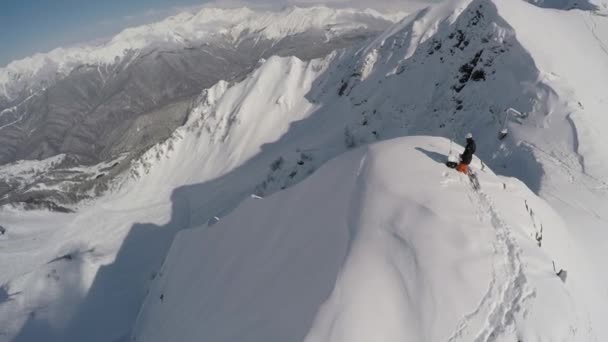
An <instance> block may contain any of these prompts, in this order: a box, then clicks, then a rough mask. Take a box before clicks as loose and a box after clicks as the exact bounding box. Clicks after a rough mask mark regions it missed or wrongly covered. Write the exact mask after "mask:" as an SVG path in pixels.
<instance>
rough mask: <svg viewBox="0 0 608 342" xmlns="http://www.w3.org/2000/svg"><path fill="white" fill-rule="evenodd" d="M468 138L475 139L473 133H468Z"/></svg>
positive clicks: (466, 136)
mask: <svg viewBox="0 0 608 342" xmlns="http://www.w3.org/2000/svg"><path fill="white" fill-rule="evenodd" d="M464 137H465V138H466V139H473V134H472V133H467V135H465V136H464Z"/></svg>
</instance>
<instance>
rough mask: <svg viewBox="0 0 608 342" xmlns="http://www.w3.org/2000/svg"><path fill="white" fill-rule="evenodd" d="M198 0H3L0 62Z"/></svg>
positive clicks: (80, 39) (108, 31)
mask: <svg viewBox="0 0 608 342" xmlns="http://www.w3.org/2000/svg"><path fill="white" fill-rule="evenodd" d="M202 3H203V1H201V0H2V1H0V66H4V65H6V64H7V63H8V62H10V61H11V60H14V59H18V58H23V57H26V56H29V55H32V54H33V53H36V52H46V51H49V50H52V49H53V48H55V47H58V46H66V45H72V44H75V43H79V42H83V41H90V40H94V39H97V38H102V37H108V36H111V35H113V34H116V33H118V32H119V31H120V30H121V29H123V28H125V27H129V26H132V25H139V24H142V23H145V22H149V21H154V20H158V19H160V18H162V17H165V16H167V15H169V14H171V13H172V11H173V10H174V9H175V8H177V7H179V6H184V7H188V6H193V5H200V4H202Z"/></svg>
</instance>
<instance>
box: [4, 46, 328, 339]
mask: <svg viewBox="0 0 608 342" xmlns="http://www.w3.org/2000/svg"><path fill="white" fill-rule="evenodd" d="M326 67H327V61H324V60H320V61H313V62H308V63H306V62H302V61H300V60H298V59H297V58H272V59H270V60H268V61H267V62H266V63H264V65H263V66H261V67H260V68H259V69H258V70H257V71H256V72H255V73H253V74H252V75H250V76H249V77H248V78H247V79H246V80H245V81H243V82H241V83H239V84H237V85H233V86H232V87H229V85H228V84H227V83H226V82H220V83H219V84H218V85H216V86H215V87H214V88H212V89H209V90H207V91H205V92H204V94H203V95H202V96H201V101H202V103H204V104H206V105H207V106H215V105H219V108H218V109H217V110H214V111H213V112H212V113H210V112H207V111H206V108H207V107H205V106H204V105H203V106H201V107H200V108H197V109H196V110H195V111H194V112H193V113H191V117H190V120H189V122H188V124H187V125H185V126H184V127H182V128H180V129H179V130H178V131H176V132H175V134H174V135H173V137H172V138H171V139H169V140H168V141H167V142H165V143H163V144H160V145H159V146H157V147H155V148H154V149H152V150H150V151H149V152H148V153H146V154H145V155H144V156H143V157H142V159H141V160H140V161H139V163H138V164H137V165H134V166H133V168H132V172H133V174H134V175H135V174H138V176H137V177H134V178H129V180H127V181H126V182H125V183H124V184H123V185H122V188H120V189H115V190H114V192H111V193H109V194H108V195H107V196H105V197H103V198H100V199H99V200H97V201H95V202H93V203H91V204H90V205H85V206H84V207H82V208H81V209H80V210H79V211H78V213H75V214H59V213H50V212H24V211H21V210H19V209H9V208H3V209H0V222H2V225H3V226H5V227H6V228H7V233H6V234H5V235H3V236H1V237H0V255H1V257H0V259H1V262H0V284H3V285H2V288H3V291H4V292H5V293H6V294H7V295H6V296H7V300H2V301H1V302H0V326H2V327H3V329H2V333H3V334H1V335H0V341H32V340H45V341H83V340H86V341H108V340H110V341H114V340H117V339H119V338H121V337H124V336H126V335H128V333H129V332H130V329H131V326H132V324H133V322H134V320H135V317H136V314H137V312H138V311H139V307H140V305H141V303H142V301H143V299H144V297H145V294H146V291H147V288H148V286H149V284H150V281H152V280H153V279H154V278H155V276H156V274H157V272H158V269H159V267H160V266H161V264H162V261H163V259H164V257H165V254H166V253H167V250H168V248H169V245H170V244H171V241H172V239H173V236H174V234H175V233H176V232H177V231H178V230H180V229H183V228H189V227H191V226H192V225H200V224H203V223H206V222H207V221H208V220H209V219H211V218H213V217H214V216H223V215H224V213H226V212H228V211H230V210H231V209H232V208H233V207H234V206H235V205H236V204H238V203H239V202H240V201H241V199H242V198H243V196H247V195H249V194H251V192H252V191H253V190H254V187H255V185H256V184H257V183H258V182H260V181H261V180H262V179H264V176H265V174H266V172H267V170H268V166H269V164H270V163H271V162H272V160H273V159H272V158H275V155H276V154H275V153H266V154H262V155H261V156H260V157H259V158H257V159H255V160H253V161H251V162H248V163H246V164H245V162H246V161H247V160H248V159H250V158H252V157H253V156H255V155H256V154H258V153H259V152H260V150H261V149H262V147H263V146H264V145H265V144H272V143H275V141H276V140H277V139H279V138H280V137H281V135H282V134H284V133H285V132H286V131H287V130H288V129H289V124H290V123H291V122H293V121H294V120H298V119H303V118H305V117H306V116H307V115H308V114H310V112H311V111H310V110H308V111H307V109H312V108H314V105H313V104H311V103H310V102H309V100H308V99H307V98H306V97H305V95H306V94H307V93H308V92H309V91H310V88H311V87H312V82H313V80H314V79H315V78H316V77H318V75H319V74H321V73H322V72H323V71H324V70H325V69H326ZM261 89H265V90H267V91H265V92H261V91H260V90H261ZM220 100H223V101H220ZM218 102H219V103H218ZM269 103H272V104H273V106H271V107H269V106H268V104H269ZM241 106H243V108H244V107H247V108H248V110H246V111H245V110H243V111H242V112H239V108H240V107H241ZM237 113H238V115H237ZM259 113H263V114H264V115H262V116H260V115H259ZM235 115H236V117H235ZM203 118H205V119H206V120H204V121H203V120H202V119H203ZM228 132H229V133H230V134H228ZM277 145H280V144H277ZM281 148H282V149H287V150H289V149H292V148H294V146H293V144H286V145H285V146H282V147H281Z"/></svg>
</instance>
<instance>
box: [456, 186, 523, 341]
mask: <svg viewBox="0 0 608 342" xmlns="http://www.w3.org/2000/svg"><path fill="white" fill-rule="evenodd" d="M467 182H469V181H468V180H467ZM468 197H469V199H470V200H471V202H472V203H473V204H474V205H475V206H476V207H477V211H478V215H479V219H480V220H489V222H490V223H491V225H492V227H493V228H494V230H495V233H496V242H495V243H494V246H493V249H494V252H495V253H496V259H495V262H494V263H493V264H492V273H491V280H490V284H489V285H488V291H487V292H486V294H485V295H484V296H483V297H482V299H481V301H480V303H479V305H478V306H477V308H476V309H475V310H473V311H472V312H471V313H469V314H467V315H466V316H464V317H463V319H462V320H461V322H460V323H459V324H458V327H457V328H456V331H455V332H454V333H453V334H452V335H451V336H450V338H449V339H448V341H449V342H454V341H459V340H461V341H462V340H463V338H468V337H469V336H472V335H475V339H474V340H473V341H475V342H490V341H496V339H497V338H498V337H499V336H501V335H503V334H504V333H516V332H515V331H514V330H511V329H514V327H515V316H516V315H517V314H518V313H520V312H522V309H523V310H524V311H523V313H524V315H525V313H526V311H525V309H524V308H523V305H524V303H525V302H526V301H527V300H528V299H532V298H534V297H535V291H534V290H527V289H526V288H527V283H528V281H527V278H526V275H525V274H524V271H523V265H522V261H521V248H520V247H519V246H518V244H517V242H516V241H515V238H514V237H513V236H512V234H511V227H509V225H508V224H507V223H506V222H505V221H504V220H503V219H502V218H501V216H500V214H499V213H498V211H497V210H496V209H495V207H494V205H493V203H492V200H491V198H490V196H489V195H487V194H486V193H484V192H483V191H482V190H481V189H478V190H475V189H474V188H473V185H472V184H471V190H470V192H469V194H468ZM482 322H483V323H482ZM475 323H479V324H480V325H481V327H482V328H481V330H480V331H479V332H477V334H475V333H474V331H473V329H475V327H476V326H477V325H478V324H475Z"/></svg>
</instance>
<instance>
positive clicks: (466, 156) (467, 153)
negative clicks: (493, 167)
mask: <svg viewBox="0 0 608 342" xmlns="http://www.w3.org/2000/svg"><path fill="white" fill-rule="evenodd" d="M476 149H477V146H476V145H475V140H473V139H467V146H465V148H464V152H462V154H461V155H460V161H461V162H463V163H465V164H467V165H469V164H471V161H472V160H473V154H474V153H475V150H476Z"/></svg>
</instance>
